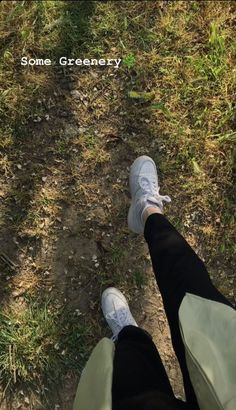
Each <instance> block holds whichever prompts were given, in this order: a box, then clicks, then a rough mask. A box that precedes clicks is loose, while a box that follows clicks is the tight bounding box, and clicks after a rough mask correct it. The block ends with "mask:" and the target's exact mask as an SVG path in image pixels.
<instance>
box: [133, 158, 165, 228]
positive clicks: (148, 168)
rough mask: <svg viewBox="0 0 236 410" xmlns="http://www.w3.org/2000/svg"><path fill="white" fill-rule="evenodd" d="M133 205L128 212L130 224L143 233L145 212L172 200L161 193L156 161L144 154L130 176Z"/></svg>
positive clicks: (137, 161)
mask: <svg viewBox="0 0 236 410" xmlns="http://www.w3.org/2000/svg"><path fill="white" fill-rule="evenodd" d="M129 186H130V193H131V198H132V199H131V206H130V208H129V214H128V226H129V228H130V229H131V231H133V232H135V233H143V231H144V221H143V213H144V211H145V210H146V209H147V208H149V207H155V206H157V207H158V208H160V209H161V210H162V209H163V202H164V201H165V202H170V201H171V199H170V197H169V196H167V195H164V196H163V195H160V194H159V191H160V187H159V185H158V176H157V169H156V165H155V162H154V161H153V160H152V158H150V157H148V156H146V155H142V156H141V157H139V158H137V159H136V160H135V161H134V162H133V164H132V166H131V168H130V176H129Z"/></svg>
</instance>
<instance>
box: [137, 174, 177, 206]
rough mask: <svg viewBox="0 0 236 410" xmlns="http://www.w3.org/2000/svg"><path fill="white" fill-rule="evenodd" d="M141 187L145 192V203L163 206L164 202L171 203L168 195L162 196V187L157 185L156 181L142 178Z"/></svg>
mask: <svg viewBox="0 0 236 410" xmlns="http://www.w3.org/2000/svg"><path fill="white" fill-rule="evenodd" d="M139 185H140V187H141V188H142V190H143V191H144V196H143V199H144V200H145V201H148V200H149V201H151V202H154V203H157V204H160V205H161V206H163V202H170V201H171V199H170V197H169V196H168V195H161V194H160V187H159V185H158V184H157V181H156V179H155V180H154V179H148V178H146V177H142V178H141V179H140V181H139Z"/></svg>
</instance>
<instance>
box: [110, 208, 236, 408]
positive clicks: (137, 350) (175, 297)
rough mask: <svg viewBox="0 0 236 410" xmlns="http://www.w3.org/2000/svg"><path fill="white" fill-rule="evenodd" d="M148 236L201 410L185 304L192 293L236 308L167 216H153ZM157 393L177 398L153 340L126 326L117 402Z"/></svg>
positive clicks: (190, 396)
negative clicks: (183, 320) (188, 352)
mask: <svg viewBox="0 0 236 410" xmlns="http://www.w3.org/2000/svg"><path fill="white" fill-rule="evenodd" d="M144 236H145V239H146V241H147V243H148V246H149V251H150V255H151V259H152V265H153V270H154V273H155V277H156V281H157V284H158V286H159V289H160V292H161V295H162V299H163V304H164V308H165V312H166V316H167V319H168V322H169V326H170V331H171V338H172V344H173V347H174V350H175V353H176V356H177V358H178V361H179V364H180V367H181V371H182V374H183V381H184V389H185V395H186V400H187V403H188V404H189V406H190V407H191V408H193V409H194V408H196V409H197V408H198V405H197V400H196V396H195V393H194V390H193V386H192V384H191V381H190V378H189V373H188V369H187V365H186V360H185V351H184V345H183V342H182V339H181V335H180V329H179V324H178V320H179V319H178V311H179V307H180V304H181V302H182V300H183V297H184V296H185V294H186V292H188V293H192V294H195V295H198V296H201V297H203V298H206V299H210V300H214V301H217V302H221V303H224V304H226V305H229V306H231V307H232V305H231V304H230V302H228V301H227V299H226V298H225V297H224V296H223V295H222V294H221V293H220V292H219V291H218V290H217V289H216V288H215V287H214V285H213V284H212V282H211V280H210V277H209V275H208V273H207V270H206V268H205V266H204V263H203V262H202V261H201V259H200V258H199V257H198V256H197V255H196V253H195V252H194V251H193V249H192V248H191V247H190V245H189V244H188V243H187V242H186V240H185V239H184V238H183V237H182V236H181V235H180V234H179V232H178V231H177V230H176V229H175V228H174V227H173V226H172V225H171V223H170V222H169V221H168V220H167V219H166V218H165V217H164V216H163V215H161V214H157V213H155V214H152V215H150V216H149V217H148V219H147V221H146V224H145V231H144ZM152 390H158V391H160V392H164V393H166V394H168V395H170V396H173V391H172V388H171V385H170V382H169V380H168V376H167V374H166V371H165V369H164V366H163V364H162V361H161V358H160V356H159V353H158V351H157V349H156V347H155V345H154V343H153V342H152V339H151V337H150V336H149V335H148V334H147V332H145V331H144V330H142V329H140V328H136V327H134V326H127V327H125V328H124V329H122V331H121V332H120V334H119V336H118V341H117V343H116V349H115V357H114V368H113V387H112V397H113V403H115V402H117V401H120V400H122V399H124V398H128V397H131V396H134V395H137V394H140V393H145V392H149V391H152Z"/></svg>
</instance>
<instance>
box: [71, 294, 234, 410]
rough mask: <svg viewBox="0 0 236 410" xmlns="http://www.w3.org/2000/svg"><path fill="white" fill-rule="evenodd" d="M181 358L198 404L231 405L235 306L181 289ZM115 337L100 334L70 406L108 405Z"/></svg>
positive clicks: (205, 408)
mask: <svg viewBox="0 0 236 410" xmlns="http://www.w3.org/2000/svg"><path fill="white" fill-rule="evenodd" d="M179 325H180V330H181V335H182V339H183V343H184V345H185V353H186V361H187V366H188V370H189V374H190V378H191V382H192V385H193V387H194V391H195V394H196V397H197V400H198V404H199V407H200V409H201V410H236V311H235V310H234V309H232V308H231V307H229V306H226V305H223V304H222V303H218V302H214V301H210V300H207V299H204V298H201V297H199V296H195V295H192V294H186V295H185V297H184V299H183V301H182V303H181V305H180V309H179ZM114 351H115V345H114V343H113V342H112V341H111V340H110V339H107V338H103V339H102V340H101V341H100V342H99V343H98V344H97V346H96V347H95V349H94V350H93V352H92V354H91V356H90V358H89V360H88V362H87V364H86V366H85V368H84V370H83V372H82V375H81V378H80V382H79V385H78V389H77V393H76V397H75V401H74V405H73V410H111V409H112V396H111V390H112V371H113V356H114Z"/></svg>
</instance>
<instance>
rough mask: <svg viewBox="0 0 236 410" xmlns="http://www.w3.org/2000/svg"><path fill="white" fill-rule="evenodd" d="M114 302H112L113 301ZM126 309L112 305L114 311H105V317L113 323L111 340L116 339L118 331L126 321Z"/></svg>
mask: <svg viewBox="0 0 236 410" xmlns="http://www.w3.org/2000/svg"><path fill="white" fill-rule="evenodd" d="M113 304H114V302H113ZM128 317H129V315H128V311H127V308H123V307H119V308H118V309H117V308H115V306H114V311H113V312H111V313H107V315H106V319H109V320H110V321H111V322H112V324H113V329H114V330H113V336H112V338H111V340H113V341H115V340H116V339H117V336H118V333H119V332H120V330H121V329H122V328H123V327H124V326H125V323H127V322H128Z"/></svg>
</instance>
